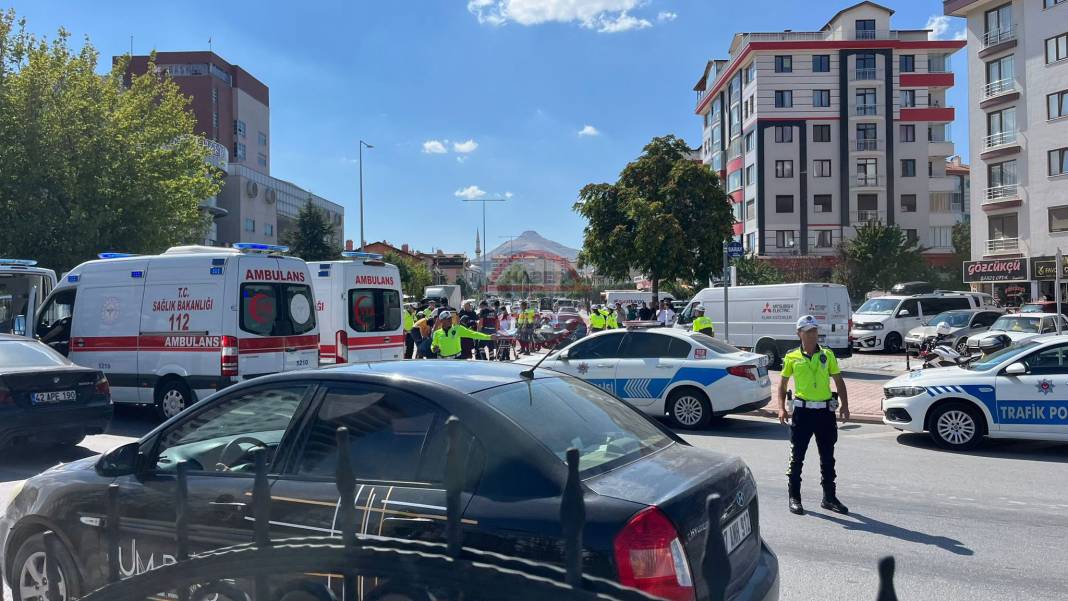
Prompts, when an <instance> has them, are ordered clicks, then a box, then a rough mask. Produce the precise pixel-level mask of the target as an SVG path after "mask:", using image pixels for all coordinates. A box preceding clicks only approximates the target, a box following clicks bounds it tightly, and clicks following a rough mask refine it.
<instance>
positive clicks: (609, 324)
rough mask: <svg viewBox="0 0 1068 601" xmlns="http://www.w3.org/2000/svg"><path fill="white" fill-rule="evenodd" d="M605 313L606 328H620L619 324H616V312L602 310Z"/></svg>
mask: <svg viewBox="0 0 1068 601" xmlns="http://www.w3.org/2000/svg"><path fill="white" fill-rule="evenodd" d="M601 311H602V312H603V313H604V323H605V327H606V328H608V329H610V330H611V329H615V328H618V327H619V323H618V322H616V312H615V311H612V310H611V309H601Z"/></svg>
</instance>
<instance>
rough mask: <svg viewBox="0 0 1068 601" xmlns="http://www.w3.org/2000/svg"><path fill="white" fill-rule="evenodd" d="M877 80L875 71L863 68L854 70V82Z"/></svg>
mask: <svg viewBox="0 0 1068 601" xmlns="http://www.w3.org/2000/svg"><path fill="white" fill-rule="evenodd" d="M869 79H875V69H873V68H871V69H869V68H861V69H854V70H853V80H854V81H857V80H869Z"/></svg>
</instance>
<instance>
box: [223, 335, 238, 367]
mask: <svg viewBox="0 0 1068 601" xmlns="http://www.w3.org/2000/svg"><path fill="white" fill-rule="evenodd" d="M219 362H220V370H221V375H223V376H236V375H237V338H236V337H234V336H223V337H222V353H221V354H220V356H219Z"/></svg>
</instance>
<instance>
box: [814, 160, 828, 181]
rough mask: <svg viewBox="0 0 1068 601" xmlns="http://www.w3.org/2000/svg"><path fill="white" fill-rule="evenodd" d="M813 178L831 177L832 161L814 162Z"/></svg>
mask: <svg viewBox="0 0 1068 601" xmlns="http://www.w3.org/2000/svg"><path fill="white" fill-rule="evenodd" d="M812 173H813V177H831V160H830V159H820V160H818V161H813V162H812Z"/></svg>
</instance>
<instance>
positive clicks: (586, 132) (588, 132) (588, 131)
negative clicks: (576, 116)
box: [578, 125, 601, 136]
mask: <svg viewBox="0 0 1068 601" xmlns="http://www.w3.org/2000/svg"><path fill="white" fill-rule="evenodd" d="M578 135H580V136H599V135H601V132H599V131H597V128H596V127H594V126H592V125H586V126H585V127H583V128H582V129H580V130H579V132H578Z"/></svg>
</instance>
